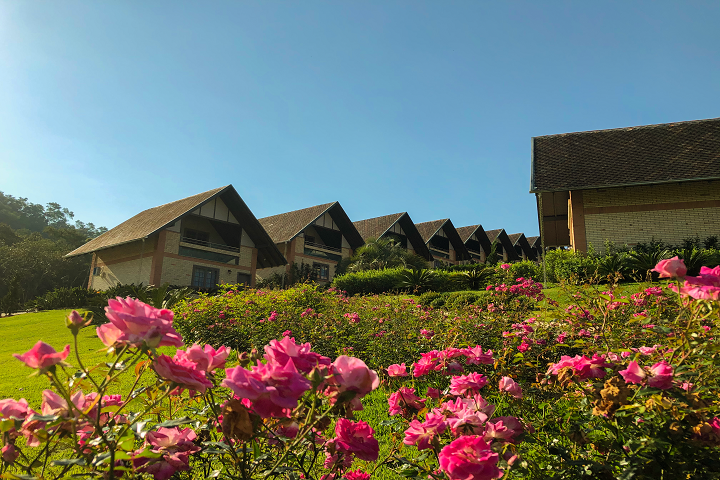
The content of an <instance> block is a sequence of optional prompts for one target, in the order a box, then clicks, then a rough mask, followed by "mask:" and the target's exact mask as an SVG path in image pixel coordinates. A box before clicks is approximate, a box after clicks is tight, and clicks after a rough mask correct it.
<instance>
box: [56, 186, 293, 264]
mask: <svg viewBox="0 0 720 480" xmlns="http://www.w3.org/2000/svg"><path fill="white" fill-rule="evenodd" d="M216 197H217V198H220V199H222V203H223V204H224V205H225V206H226V207H227V209H228V218H230V215H232V217H233V218H234V219H235V220H236V221H237V222H238V223H239V224H240V226H241V227H242V229H243V230H244V231H246V232H247V234H248V236H249V237H250V239H251V240H252V241H253V243H254V244H255V247H256V248H257V249H258V264H259V266H262V267H265V266H278V265H284V264H285V263H287V262H286V260H285V258H284V257H283V256H282V254H281V253H280V251H279V250H278V249H277V247H275V244H273V243H272V241H271V240H270V237H269V236H268V235H267V233H266V232H265V230H263V228H262V226H261V225H260V223H259V222H258V221H257V219H256V218H255V216H254V215H253V214H252V212H251V211H250V209H249V208H248V207H247V205H246V204H245V202H244V201H243V200H242V198H241V197H240V195H239V194H238V193H237V191H236V190H235V188H234V187H233V186H232V185H227V186H225V187H220V188H215V189H213V190H208V191H207V192H203V193H198V194H197V195H192V196H190V197H186V198H183V199H180V200H176V201H174V202H170V203H166V204H164V205H160V206H158V207H154V208H150V209H147V210H144V211H142V212H140V213H138V214H137V215H135V216H134V217H132V218H130V219H128V220H126V221H124V222H123V223H121V224H120V225H118V226H116V227H114V228H112V229H110V230H108V231H107V232H105V233H103V234H102V235H100V236H98V237H96V238H93V239H92V240H90V241H89V242H87V243H86V244H85V245H82V246H81V247H79V248H77V249H75V250H73V251H72V252H70V253H68V254H67V255H66V256H67V257H72V256H76V255H83V254H85V253H91V252H95V251H98V250H103V249H106V248H111V247H115V246H117V245H122V244H125V243H130V242H134V241H137V240H141V239H143V238H147V237H148V236H150V235H153V234H155V233H157V232H159V231H160V230H162V229H164V228H167V227H169V226H170V225H172V224H173V223H175V222H176V221H178V220H179V219H181V218H182V217H184V216H186V215H188V214H190V213H192V212H193V211H194V210H197V209H198V208H202V206H203V205H205V204H207V203H208V202H210V201H211V200H213V199H214V198H216Z"/></svg>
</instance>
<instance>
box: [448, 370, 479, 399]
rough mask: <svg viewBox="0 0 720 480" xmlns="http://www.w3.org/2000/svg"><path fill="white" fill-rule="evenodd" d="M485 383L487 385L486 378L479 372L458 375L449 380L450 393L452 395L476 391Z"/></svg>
mask: <svg viewBox="0 0 720 480" xmlns="http://www.w3.org/2000/svg"><path fill="white" fill-rule="evenodd" d="M485 385H487V378H485V376H484V375H482V374H480V373H469V374H467V375H459V376H457V377H453V378H452V379H451V380H450V393H451V394H453V395H465V394H467V393H477V392H479V391H480V389H481V388H482V387H484V386H485Z"/></svg>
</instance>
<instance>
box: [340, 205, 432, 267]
mask: <svg viewBox="0 0 720 480" xmlns="http://www.w3.org/2000/svg"><path fill="white" fill-rule="evenodd" d="M353 225H355V228H357V231H358V232H360V235H362V237H363V240H365V241H366V242H367V241H368V240H369V239H371V238H375V239H380V238H389V239H392V240H394V241H395V242H396V243H398V244H400V245H402V247H403V248H405V249H406V250H407V251H408V252H410V253H414V254H416V255H419V256H421V257H423V258H424V259H425V260H428V261H431V260H432V259H433V257H432V255H430V250H428V247H427V245H425V240H423V238H422V236H421V235H420V232H418V229H417V227H416V226H415V224H414V223H413V221H412V219H411V218H410V215H408V213H407V212H401V213H394V214H392V215H385V216H382V217H374V218H368V219H365V220H359V221H357V222H353Z"/></svg>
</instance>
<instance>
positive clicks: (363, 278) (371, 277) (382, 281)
mask: <svg viewBox="0 0 720 480" xmlns="http://www.w3.org/2000/svg"><path fill="white" fill-rule="evenodd" d="M403 271H404V269H402V268H387V269H385V270H363V271H360V272H352V273H346V274H344V275H339V276H336V277H335V278H334V279H333V282H332V285H333V287H335V288H337V289H339V290H342V291H345V292H347V293H348V295H373V294H379V293H386V292H392V291H394V290H396V289H397V288H398V284H399V283H400V280H401V274H402V272H403Z"/></svg>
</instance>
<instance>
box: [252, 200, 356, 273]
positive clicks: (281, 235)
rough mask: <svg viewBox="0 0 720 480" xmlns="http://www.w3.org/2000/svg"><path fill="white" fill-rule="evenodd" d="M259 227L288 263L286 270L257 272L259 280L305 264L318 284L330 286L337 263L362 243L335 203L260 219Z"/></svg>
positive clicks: (273, 268) (276, 268) (343, 211)
mask: <svg viewBox="0 0 720 480" xmlns="http://www.w3.org/2000/svg"><path fill="white" fill-rule="evenodd" d="M260 224H261V225H262V226H263V228H265V231H267V233H268V234H269V235H270V238H272V241H273V243H274V244H275V246H276V247H277V248H278V249H279V250H280V251H281V252H282V253H283V255H284V256H285V258H286V259H287V261H288V265H287V266H286V267H270V268H264V269H262V270H260V271H259V272H258V274H259V276H261V277H262V278H267V277H268V276H270V275H272V274H274V273H278V274H284V273H290V268H291V266H292V264H296V265H297V266H298V267H302V266H303V265H305V264H307V265H310V267H311V268H313V269H314V270H315V271H316V272H317V281H318V282H323V283H324V282H330V281H331V280H332V279H333V277H334V276H335V267H336V266H337V264H338V262H339V261H340V260H342V259H343V258H348V257H351V256H352V254H353V252H354V251H355V250H356V249H357V248H360V247H361V246H362V245H363V243H364V241H363V238H362V236H361V235H360V233H359V232H358V231H357V229H356V228H355V226H354V225H353V223H352V222H351V221H350V219H349V218H348V216H347V214H346V213H345V210H343V208H342V207H341V206H340V204H339V203H338V202H333V203H326V204H324V205H316V206H314V207H309V208H303V209H301V210H295V211H293V212H287V213H281V214H279V215H273V216H271V217H265V218H261V219H260Z"/></svg>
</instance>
